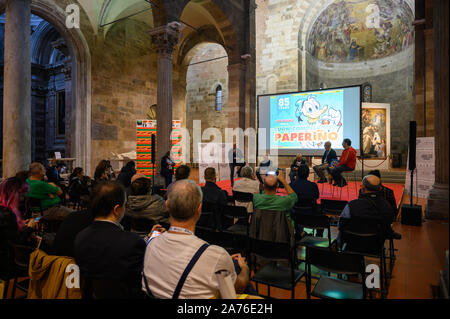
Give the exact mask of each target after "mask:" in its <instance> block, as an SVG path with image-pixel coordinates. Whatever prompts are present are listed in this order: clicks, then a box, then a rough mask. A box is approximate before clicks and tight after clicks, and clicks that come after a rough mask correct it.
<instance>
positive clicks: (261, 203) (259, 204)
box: [253, 170, 298, 212]
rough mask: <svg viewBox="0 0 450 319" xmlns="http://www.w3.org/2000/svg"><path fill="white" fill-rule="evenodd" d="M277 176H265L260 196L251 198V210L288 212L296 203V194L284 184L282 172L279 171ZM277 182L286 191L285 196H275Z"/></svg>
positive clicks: (256, 195)
mask: <svg viewBox="0 0 450 319" xmlns="http://www.w3.org/2000/svg"><path fill="white" fill-rule="evenodd" d="M278 172H279V174H278V176H276V175H267V176H266V177H265V178H264V184H263V189H264V192H263V193H262V194H255V195H254V196H253V208H254V209H261V210H274V211H286V212H288V211H290V210H291V209H292V207H294V205H295V203H296V202H297V199H298V197H297V194H295V192H294V190H293V189H292V187H291V186H289V184H288V183H287V182H286V179H285V178H284V173H283V171H281V170H279V171H278ZM278 182H280V183H282V184H283V186H284V187H285V189H286V193H287V196H281V195H277V188H278Z"/></svg>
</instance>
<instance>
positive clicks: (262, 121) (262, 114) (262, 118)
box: [257, 85, 362, 157]
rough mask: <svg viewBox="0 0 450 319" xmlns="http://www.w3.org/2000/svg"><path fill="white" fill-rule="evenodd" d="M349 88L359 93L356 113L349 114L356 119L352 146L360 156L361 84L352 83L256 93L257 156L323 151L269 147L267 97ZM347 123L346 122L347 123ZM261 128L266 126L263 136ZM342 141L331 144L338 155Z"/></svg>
mask: <svg viewBox="0 0 450 319" xmlns="http://www.w3.org/2000/svg"><path fill="white" fill-rule="evenodd" d="M349 88H353V89H355V92H358V93H359V102H358V103H357V104H358V107H357V109H355V110H354V111H356V112H357V114H353V112H352V114H351V116H352V117H355V116H356V118H357V119H358V120H357V122H356V124H357V126H358V127H357V128H356V129H355V130H354V132H353V135H354V136H353V137H351V140H352V142H353V143H352V147H354V148H355V150H356V152H357V155H358V156H360V154H361V145H362V140H361V135H362V134H361V109H362V100H361V97H362V86H361V85H353V86H342V87H336V88H327V89H319V90H308V91H296V92H280V93H272V94H262V95H258V96H257V103H258V108H257V111H258V116H257V121H258V123H257V127H258V137H257V144H258V145H257V150H258V156H259V157H260V156H263V155H264V154H268V155H277V156H295V155H296V154H297V153H301V154H302V155H304V156H322V155H323V152H324V148H323V147H320V148H318V149H300V148H289V149H277V150H275V149H273V148H270V142H271V141H270V124H271V119H270V118H271V116H270V100H269V102H267V101H268V99H270V97H274V96H284V95H294V94H299V95H308V93H310V94H313V93H320V94H324V93H327V91H337V90H344V89H349ZM262 99H266V101H265V109H263V110H261V107H262V106H261V100H262ZM344 125H345V118H344ZM347 125H348V124H347ZM261 128H266V134H265V136H264V134H260V133H262V132H261V130H260V129H261ZM355 134H356V138H355ZM347 137H349V136H343V138H347ZM264 138H265V141H262V139H264ZM355 140H357V141H358V143H359V145H357V143H355ZM341 143H342V141H339V145H338V146H337V145H336V144H333V149H335V150H336V153H337V155H338V156H340V155H341V153H342V150H343V149H342V146H340V144H341ZM264 145H265V146H266V148H264Z"/></svg>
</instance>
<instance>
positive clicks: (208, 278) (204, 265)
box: [142, 180, 249, 299]
mask: <svg viewBox="0 0 450 319" xmlns="http://www.w3.org/2000/svg"><path fill="white" fill-rule="evenodd" d="M201 203H202V191H201V189H200V187H198V185H197V184H195V182H194V181H192V180H180V181H177V182H176V183H173V184H172V185H171V186H170V187H169V189H168V193H167V202H166V205H167V209H168V211H169V215H170V225H171V227H170V229H169V230H168V231H167V232H164V233H162V234H161V235H160V236H158V237H155V238H153V239H151V240H150V241H149V243H148V245H147V249H146V251H145V258H144V278H143V280H142V290H144V291H147V287H148V290H150V292H151V294H152V295H153V296H155V297H156V298H163V299H167V298H172V297H173V296H174V292H175V288H176V287H177V285H178V284H179V281H180V278H181V277H182V274H183V272H184V271H185V269H186V267H187V265H188V264H189V262H190V261H191V260H192V258H193V256H194V255H195V254H196V252H198V251H199V249H200V247H202V246H203V245H204V244H205V243H206V242H205V241H203V240H201V239H200V238H198V237H196V236H195V235H194V232H195V224H196V222H197V220H198V219H199V217H200V214H201ZM233 259H235V260H236V261H237V262H238V264H239V267H240V268H241V272H240V273H239V275H237V274H236V271H235V267H234V264H233ZM219 270H225V271H227V272H228V273H229V274H230V275H231V279H232V281H233V282H234V283H235V289H236V293H242V292H243V291H244V290H245V288H246V287H247V285H248V282H249V268H248V266H247V264H246V262H245V259H244V258H242V257H241V256H240V254H236V255H233V256H230V255H229V254H228V253H227V251H226V250H225V249H223V248H221V247H218V246H214V245H210V246H208V247H207V248H206V250H204V252H203V253H202V254H201V255H200V258H199V259H198V261H197V262H196V263H195V264H194V266H193V268H192V270H191V271H190V273H189V274H188V276H187V277H186V281H185V282H184V284H183V285H182V287H181V291H180V294H179V296H178V297H179V298H180V299H208V298H213V297H215V296H217V293H218V291H219V284H218V281H217V278H216V275H215V273H216V272H217V271H219ZM147 293H148V292H147Z"/></svg>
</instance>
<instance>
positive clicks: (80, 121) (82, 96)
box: [0, 0, 91, 174]
mask: <svg viewBox="0 0 450 319" xmlns="http://www.w3.org/2000/svg"><path fill="white" fill-rule="evenodd" d="M4 11H5V3H4V1H2V2H1V3H0V12H4ZM31 13H33V14H35V15H37V16H39V17H41V18H42V19H44V20H46V21H48V22H49V23H50V24H51V25H52V26H53V27H54V28H55V29H56V31H57V32H58V33H59V34H60V35H61V37H62V38H63V39H64V40H65V41H66V44H67V47H68V49H69V52H70V55H71V56H72V57H73V58H74V60H73V63H72V70H71V76H72V91H73V94H72V107H73V110H74V112H73V118H71V119H70V120H71V122H72V123H74V127H73V129H72V132H70V134H72V135H71V140H72V147H71V154H73V155H72V156H73V157H74V158H75V159H76V160H75V163H74V165H76V166H81V167H83V168H84V170H85V172H87V173H88V174H90V173H91V55H90V51H89V46H88V43H87V41H86V39H85V37H84V35H83V33H82V32H81V30H80V29H76V28H73V29H69V28H67V27H66V24H65V23H66V13H65V11H64V9H62V8H60V7H57V6H55V5H51V4H49V3H47V2H46V1H45V0H31Z"/></svg>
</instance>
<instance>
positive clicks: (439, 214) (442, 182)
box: [427, 0, 449, 219]
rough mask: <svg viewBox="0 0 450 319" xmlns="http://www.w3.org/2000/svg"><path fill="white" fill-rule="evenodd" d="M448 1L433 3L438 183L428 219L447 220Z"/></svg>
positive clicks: (431, 193) (435, 136)
mask: <svg viewBox="0 0 450 319" xmlns="http://www.w3.org/2000/svg"><path fill="white" fill-rule="evenodd" d="M448 20H449V2H448V1H439V0H434V127H435V134H434V143H435V148H434V151H435V182H434V185H433V188H432V189H431V190H430V193H429V195H428V203H427V218H430V219H448V209H449V199H448V197H449V187H448V173H449V158H448V157H449V156H448V145H449V144H448V143H449V140H448V135H449V122H448V116H449V114H448V109H449V97H448V95H449V90H448V85H449V79H448V68H449V63H448V59H449V56H448V41H449V21H448Z"/></svg>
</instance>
